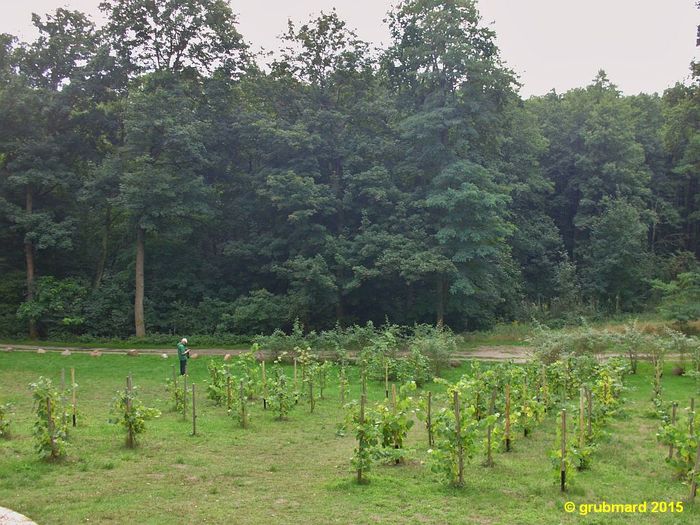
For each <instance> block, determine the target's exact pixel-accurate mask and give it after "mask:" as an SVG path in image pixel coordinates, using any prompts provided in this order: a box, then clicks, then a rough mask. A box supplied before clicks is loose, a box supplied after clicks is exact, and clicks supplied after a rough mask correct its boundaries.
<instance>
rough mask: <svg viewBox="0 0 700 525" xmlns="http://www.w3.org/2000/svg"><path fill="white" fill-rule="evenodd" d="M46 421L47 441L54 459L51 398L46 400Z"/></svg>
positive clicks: (54, 441)
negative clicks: (48, 440) (49, 443)
mask: <svg viewBox="0 0 700 525" xmlns="http://www.w3.org/2000/svg"><path fill="white" fill-rule="evenodd" d="M46 419H47V425H48V429H49V439H50V440H51V457H56V455H57V454H56V438H55V436H54V429H53V417H51V398H50V397H47V398H46Z"/></svg>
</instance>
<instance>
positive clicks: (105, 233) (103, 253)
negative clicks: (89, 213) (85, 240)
mask: <svg viewBox="0 0 700 525" xmlns="http://www.w3.org/2000/svg"><path fill="white" fill-rule="evenodd" d="M111 229H112V209H111V208H110V207H109V206H108V207H107V211H106V215H105V224H104V229H103V230H102V242H101V244H100V258H99V259H98V260H97V269H96V270H95V282H94V283H93V285H92V287H93V289H94V290H97V289H98V288H99V287H100V283H101V282H102V277H103V275H104V273H105V264H106V263H107V244H108V242H109V232H110V231H111Z"/></svg>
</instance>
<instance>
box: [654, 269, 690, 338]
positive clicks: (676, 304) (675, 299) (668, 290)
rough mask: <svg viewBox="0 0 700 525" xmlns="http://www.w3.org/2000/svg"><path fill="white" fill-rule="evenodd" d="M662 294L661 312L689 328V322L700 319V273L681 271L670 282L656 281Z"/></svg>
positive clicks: (683, 327)
mask: <svg viewBox="0 0 700 525" xmlns="http://www.w3.org/2000/svg"><path fill="white" fill-rule="evenodd" d="M653 285H654V288H655V289H656V290H659V291H660V292H661V293H662V294H663V297H662V300H661V304H660V305H659V308H658V310H659V313H660V314H661V315H663V316H664V317H665V318H666V319H670V320H672V321H675V322H677V323H678V324H679V326H680V327H681V329H682V330H684V331H685V330H687V327H688V323H690V322H692V321H697V320H698V319H700V273H699V272H692V273H691V272H688V273H681V274H680V275H678V277H677V278H676V279H675V280H673V281H671V282H670V283H664V282H662V281H658V280H657V281H654V282H653Z"/></svg>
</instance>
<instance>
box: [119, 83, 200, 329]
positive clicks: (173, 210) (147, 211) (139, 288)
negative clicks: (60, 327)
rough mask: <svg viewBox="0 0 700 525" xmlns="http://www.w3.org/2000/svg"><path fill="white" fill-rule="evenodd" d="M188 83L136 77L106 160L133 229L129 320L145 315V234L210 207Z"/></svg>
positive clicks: (176, 227) (180, 226) (179, 224)
mask: <svg viewBox="0 0 700 525" xmlns="http://www.w3.org/2000/svg"><path fill="white" fill-rule="evenodd" d="M192 88H193V86H192V84H189V83H186V82H183V81H181V80H180V79H179V78H178V75H177V74H175V73H170V72H160V73H153V74H151V75H148V76H145V77H143V78H141V79H140V83H139V87H138V88H135V89H132V91H131V93H130V94H129V97H128V100H127V104H126V113H125V118H124V128H125V144H124V146H123V148H121V149H120V150H118V152H117V153H116V154H115V155H112V156H111V157H109V158H108V160H107V162H108V163H109V166H110V168H111V169H112V170H114V171H115V172H116V173H118V174H119V177H120V193H119V196H118V198H117V202H118V204H119V205H120V206H121V207H122V208H124V209H126V210H128V212H129V214H130V217H131V218H132V221H133V225H134V229H135V233H136V243H135V247H136V263H135V299H134V323H135V330H136V335H137V336H138V337H141V336H143V335H145V333H146V326H145V319H144V309H143V304H144V293H145V284H144V267H145V254H146V250H145V245H146V236H147V235H148V234H156V233H158V232H162V231H169V232H170V233H171V234H172V233H173V232H176V233H180V234H181V233H182V232H187V231H190V230H191V229H192V228H193V226H194V224H195V221H197V220H198V219H200V220H201V219H202V218H203V217H205V216H206V215H207V214H208V212H209V210H208V205H207V189H206V187H205V185H204V181H203V178H202V175H201V172H202V170H203V167H204V166H205V165H206V161H205V155H206V152H205V149H204V145H203V141H202V136H203V133H204V128H205V124H204V123H203V122H202V121H201V120H200V119H199V118H198V114H197V107H196V103H195V99H194V97H193V96H192V95H193V94H192V93H191V92H188V90H189V89H192Z"/></svg>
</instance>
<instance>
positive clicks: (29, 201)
mask: <svg viewBox="0 0 700 525" xmlns="http://www.w3.org/2000/svg"><path fill="white" fill-rule="evenodd" d="M33 207H34V195H33V194H32V187H31V186H30V185H29V184H27V189H26V202H25V208H24V209H25V211H26V212H27V215H31V214H32V209H33ZM24 258H25V260H26V263H27V301H31V300H33V299H34V245H33V244H32V241H28V240H26V239H25V241H24ZM38 337H39V331H38V330H37V327H36V320H34V319H30V320H29V338H30V339H37V338H38Z"/></svg>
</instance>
